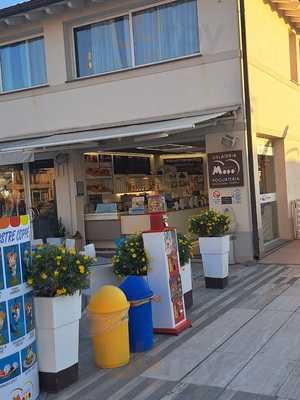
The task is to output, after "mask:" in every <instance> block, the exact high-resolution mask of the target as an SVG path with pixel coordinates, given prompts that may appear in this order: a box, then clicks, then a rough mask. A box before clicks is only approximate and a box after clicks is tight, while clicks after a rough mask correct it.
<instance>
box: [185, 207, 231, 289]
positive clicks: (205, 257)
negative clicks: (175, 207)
mask: <svg viewBox="0 0 300 400" xmlns="http://www.w3.org/2000/svg"><path fill="white" fill-rule="evenodd" d="M229 229H230V218H229V217H228V216H227V215H225V214H221V213H219V212H217V211H215V210H213V209H209V210H207V211H203V212H202V213H200V214H199V215H196V216H194V217H192V218H191V220H190V232H191V233H193V234H195V235H197V236H198V237H199V247H200V253H201V256H202V263H203V269H204V275H205V283H206V287H207V288H219V289H223V288H225V287H226V286H227V283H228V263H229V247H230V235H228V232H229Z"/></svg>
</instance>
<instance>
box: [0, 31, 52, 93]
mask: <svg viewBox="0 0 300 400" xmlns="http://www.w3.org/2000/svg"><path fill="white" fill-rule="evenodd" d="M0 66H1V81H2V90H3V91H4V92H5V91H10V90H17V89H24V88H28V87H31V86H35V85H39V84H42V83H45V82H46V81H47V77H46V64H45V54H44V41H43V39H42V38H39V39H34V40H30V41H26V42H20V43H17V44H12V45H9V46H4V47H2V48H0Z"/></svg>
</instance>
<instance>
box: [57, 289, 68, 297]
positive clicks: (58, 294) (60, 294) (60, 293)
mask: <svg viewBox="0 0 300 400" xmlns="http://www.w3.org/2000/svg"><path fill="white" fill-rule="evenodd" d="M66 293H67V290H66V289H65V288H62V289H57V290H56V296H63V295H64V294H66Z"/></svg>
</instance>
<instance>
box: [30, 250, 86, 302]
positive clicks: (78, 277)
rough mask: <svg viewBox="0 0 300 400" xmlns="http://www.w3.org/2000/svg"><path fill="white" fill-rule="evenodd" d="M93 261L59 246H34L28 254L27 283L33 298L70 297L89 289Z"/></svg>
mask: <svg viewBox="0 0 300 400" xmlns="http://www.w3.org/2000/svg"><path fill="white" fill-rule="evenodd" d="M92 262H93V259H92V258H90V257H88V256H85V255H82V254H79V253H78V252H76V250H75V249H66V248H65V247H63V246H48V245H47V246H38V247H37V249H35V250H34V251H33V252H32V261H31V263H30V265H29V266H28V271H27V283H28V284H29V285H30V286H32V288H33V292H34V295H35V296H37V297H56V296H68V295H73V294H74V293H75V292H77V291H80V290H82V289H86V288H87V287H88V286H89V281H88V277H89V274H90V271H89V268H90V267H91V265H92Z"/></svg>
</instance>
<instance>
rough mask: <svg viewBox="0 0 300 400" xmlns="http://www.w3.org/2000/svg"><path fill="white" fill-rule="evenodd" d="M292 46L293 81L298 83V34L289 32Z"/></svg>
mask: <svg viewBox="0 0 300 400" xmlns="http://www.w3.org/2000/svg"><path fill="white" fill-rule="evenodd" d="M289 45H290V65H291V81H293V82H295V83H298V56H297V36H296V33H294V32H292V31H290V32H289Z"/></svg>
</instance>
